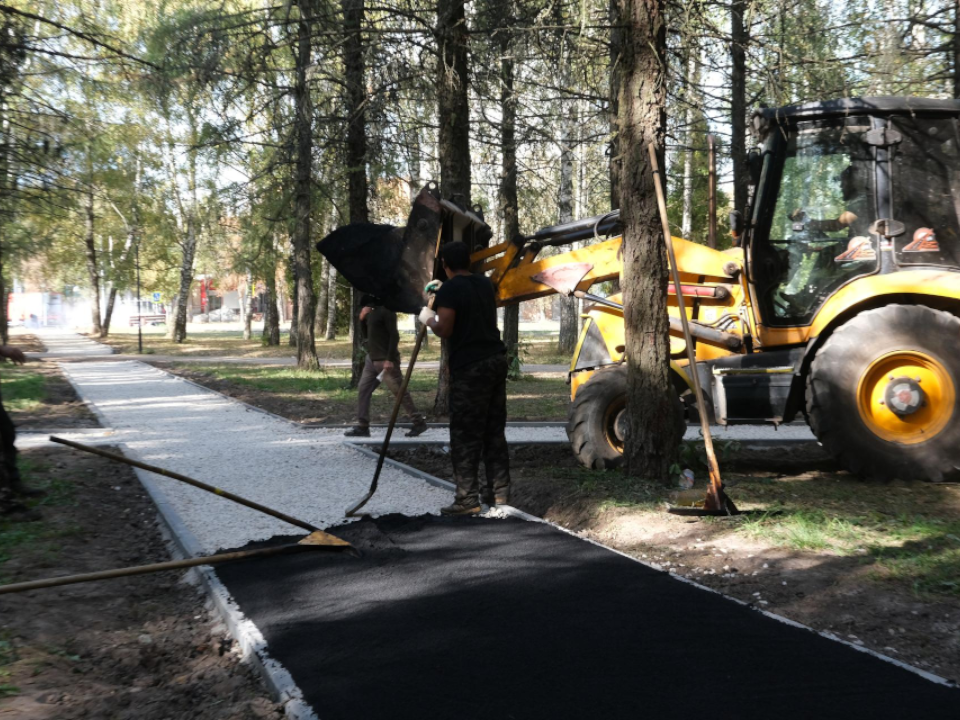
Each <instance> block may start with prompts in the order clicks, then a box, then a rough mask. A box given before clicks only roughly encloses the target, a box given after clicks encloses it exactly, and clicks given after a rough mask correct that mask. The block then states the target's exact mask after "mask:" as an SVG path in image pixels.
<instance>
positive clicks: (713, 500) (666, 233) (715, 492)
mask: <svg viewBox="0 0 960 720" xmlns="http://www.w3.org/2000/svg"><path fill="white" fill-rule="evenodd" d="M647 147H648V148H649V150H650V163H651V166H652V167H653V182H654V185H655V187H656V190H657V203H658V204H659V206H660V222H661V225H662V226H663V237H664V239H665V240H666V243H667V253H668V254H669V258H670V273H671V274H672V275H673V283H674V285H675V286H676V287H681V285H680V269H679V268H678V267H677V255H676V253H675V252H674V251H673V238H672V237H671V235H670V223H668V222H667V203H666V196H665V195H664V191H663V183H662V180H661V178H660V166H659V164H658V163H657V149H656V148H655V147H654V146H653V144H652V143H651V144H650V145H648V146H647ZM685 305H686V303H685V302H684V300H683V293H682V292H681V293H677V306H678V308H679V310H680V324H681V326H682V327H683V339H684V342H685V343H686V345H687V358H688V359H689V362H690V365H689V367H688V369H687V370H688V373H689V375H690V377H691V379H692V380H693V392H694V393H695V395H696V398H697V407H698V408H699V409H700V428H701V431H702V432H703V444H704V447H705V448H706V451H707V467H708V468H709V471H710V487H709V488H708V489H707V497H706V503H705V505H704V509H705V510H710V511H723V512H726V513H727V514H732V513H731V512H730V507H729V505H728V503H729V500H726V501H725V500H724V498H725V495H724V493H723V481H722V480H721V479H720V466H719V464H718V463H717V456H716V454H715V453H714V451H713V437H712V436H711V434H710V423H709V422H708V420H707V408H706V405H705V404H704V401H703V389H702V388H701V387H700V376H699V373H698V372H697V351H696V349H695V348H694V345H693V337H692V336H691V335H690V325H689V323H688V322H687V312H686V308H685Z"/></svg>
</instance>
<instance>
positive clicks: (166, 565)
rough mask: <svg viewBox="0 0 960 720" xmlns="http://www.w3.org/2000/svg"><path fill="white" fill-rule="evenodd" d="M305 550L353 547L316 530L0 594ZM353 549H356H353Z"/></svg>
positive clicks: (8, 588)
mask: <svg viewBox="0 0 960 720" xmlns="http://www.w3.org/2000/svg"><path fill="white" fill-rule="evenodd" d="M306 550H342V551H351V550H354V548H353V547H352V546H351V545H350V543H348V542H347V541H346V540H341V539H340V538H337V537H334V536H333V535H329V534H328V533H325V532H321V531H319V530H318V531H317V532H313V533H310V534H309V535H307V536H306V537H305V538H303V539H302V540H300V541H299V542H296V543H287V544H284V545H276V546H274V547H268V548H260V549H258V550H238V551H236V552H230V553H220V554H219V555H206V556H200V557H193V558H187V559H185V560H171V561H169V562H161V563H153V564H151V565H135V566H133V567H126V568H117V569H115V570H103V571H101V572H92V573H83V574H81V575H65V576H63V577H55V578H47V579H45V580H32V581H30V582H22V583H12V584H10V585H0V595H6V594H8V593H18V592H26V591H28V590H40V589H43V588H51V587H60V586H61V585H74V584H76V583H82V582H92V581H94V580H112V579H114V578H121V577H129V576H131V575H145V574H147V573H155V572H163V571H164V570H181V569H183V568H190V567H196V566H197V565H217V564H219V563H226V562H234V561H236V560H248V559H250V558H259V557H269V556H271V555H288V554H290V553H296V552H303V551H306ZM354 552H356V551H355V550H354Z"/></svg>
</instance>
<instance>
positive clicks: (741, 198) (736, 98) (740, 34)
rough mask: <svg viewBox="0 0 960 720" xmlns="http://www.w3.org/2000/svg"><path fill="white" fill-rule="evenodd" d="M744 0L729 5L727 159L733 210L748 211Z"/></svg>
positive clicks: (745, 7)
mask: <svg viewBox="0 0 960 720" xmlns="http://www.w3.org/2000/svg"><path fill="white" fill-rule="evenodd" d="M746 9H747V0H734V2H733V3H732V4H731V5H730V63H731V66H730V156H731V159H732V160H733V208H734V210H739V211H740V212H746V207H747V180H748V172H747V52H746V50H747V43H748V42H749V41H750V36H749V34H748V32H747V29H746V27H745V25H744V23H743V19H744V13H745V12H746Z"/></svg>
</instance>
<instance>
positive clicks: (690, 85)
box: [680, 39, 700, 240]
mask: <svg viewBox="0 0 960 720" xmlns="http://www.w3.org/2000/svg"><path fill="white" fill-rule="evenodd" d="M686 53H687V57H686V62H685V63H684V71H685V72H686V82H685V83H684V91H683V97H684V100H686V103H687V106H686V108H685V109H684V125H685V127H684V129H683V137H684V140H685V142H684V145H685V147H684V148H683V214H682V216H681V220H680V234H681V235H683V238H684V239H685V240H691V239H692V235H693V147H694V143H695V141H696V139H697V133H696V130H697V128H696V124H697V123H696V120H697V112H698V111H697V108H696V107H695V106H694V103H695V100H696V98H695V97H694V88H696V87H697V86H698V85H699V84H700V47H699V46H698V44H697V43H696V41H695V40H694V39H690V40H688V45H687V49H686Z"/></svg>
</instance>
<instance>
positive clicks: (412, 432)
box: [407, 415, 427, 437]
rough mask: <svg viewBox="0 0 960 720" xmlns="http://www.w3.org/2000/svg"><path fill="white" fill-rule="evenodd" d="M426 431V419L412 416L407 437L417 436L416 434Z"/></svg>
mask: <svg viewBox="0 0 960 720" xmlns="http://www.w3.org/2000/svg"><path fill="white" fill-rule="evenodd" d="M426 431H427V421H426V420H425V419H424V418H423V416H422V415H421V416H419V417H416V418H414V420H413V427H411V428H410V429H409V430H408V431H407V437H417V435H423V434H424V433H425V432H426Z"/></svg>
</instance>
